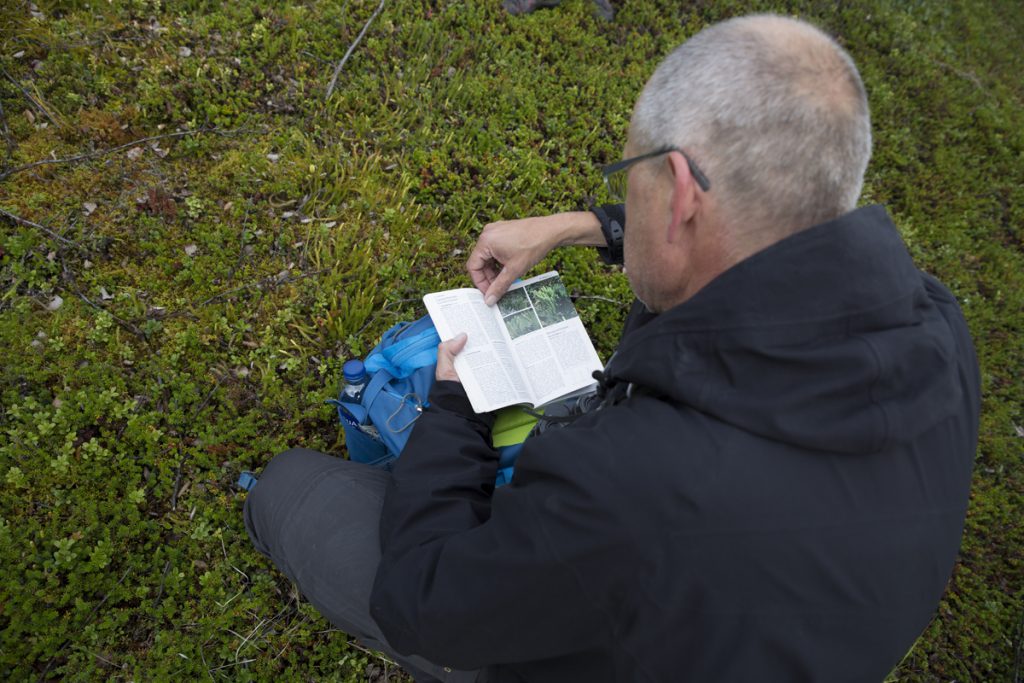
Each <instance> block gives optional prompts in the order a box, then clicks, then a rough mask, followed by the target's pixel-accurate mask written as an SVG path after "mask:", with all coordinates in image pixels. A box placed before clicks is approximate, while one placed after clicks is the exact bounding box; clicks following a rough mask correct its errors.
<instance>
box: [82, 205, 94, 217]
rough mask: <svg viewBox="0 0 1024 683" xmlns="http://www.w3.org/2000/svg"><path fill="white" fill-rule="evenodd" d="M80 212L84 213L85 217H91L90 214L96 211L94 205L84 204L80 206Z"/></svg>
mask: <svg viewBox="0 0 1024 683" xmlns="http://www.w3.org/2000/svg"><path fill="white" fill-rule="evenodd" d="M82 210H83V211H85V215H86V216H89V215H92V212H93V211H95V210H96V203H95V202H85V203H84V204H82Z"/></svg>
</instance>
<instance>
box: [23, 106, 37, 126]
mask: <svg viewBox="0 0 1024 683" xmlns="http://www.w3.org/2000/svg"><path fill="white" fill-rule="evenodd" d="M23 113H24V114H25V118H26V119H28V122H29V123H35V122H36V115H35V114H33V113H32V111H31V110H29V109H26V110H25V111H24V112H23Z"/></svg>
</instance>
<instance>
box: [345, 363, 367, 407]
mask: <svg viewBox="0 0 1024 683" xmlns="http://www.w3.org/2000/svg"><path fill="white" fill-rule="evenodd" d="M341 374H342V375H343V376H344V377H345V387H344V388H343V389H342V390H341V400H342V401H343V402H345V403H359V401H360V400H361V399H362V398H363V389H365V388H366V366H365V365H363V361H361V360H350V361H347V362H346V363H345V365H343V366H342V368H341Z"/></svg>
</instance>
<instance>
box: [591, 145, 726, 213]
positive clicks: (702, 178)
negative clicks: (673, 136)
mask: <svg viewBox="0 0 1024 683" xmlns="http://www.w3.org/2000/svg"><path fill="white" fill-rule="evenodd" d="M669 152H679V153H680V154H682V155H683V158H684V159H686V165H687V166H689V167H690V173H692V174H693V179H694V180H696V181H697V186H698V187H700V189H702V190H704V191H705V192H707V191H708V190H710V189H711V181H710V180H708V177H707V176H706V175H704V172H703V171H701V170H700V169H699V168H698V167H697V164H695V163H694V162H693V159H691V158H690V157H689V156H687V154H686V152H684V151H683V150H681V149H679V148H678V147H662V148H661V149H658V150H655V151H653V152H648V153H647V154H641V155H640V156H638V157H631V158H629V159H623V160H622V161H617V162H615V163H614V164H610V165H608V166H605V167H604V168H603V169H601V175H602V176H604V184H605V187H607V188H608V192H609V193H610V194H611V195H612V197H614V198H615V199H617V200H619V201H620V202H624V201H626V178H627V177H628V176H629V173H628V172H627V171H629V167H630V166H632V165H633V164H635V163H636V162H638V161H643V160H644V159H652V158H654V157H656V156H660V155H662V154H668V153H669Z"/></svg>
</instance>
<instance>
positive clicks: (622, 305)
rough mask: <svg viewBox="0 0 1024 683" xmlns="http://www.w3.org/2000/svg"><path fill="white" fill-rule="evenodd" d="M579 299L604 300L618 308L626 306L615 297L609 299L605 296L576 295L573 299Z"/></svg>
mask: <svg viewBox="0 0 1024 683" xmlns="http://www.w3.org/2000/svg"><path fill="white" fill-rule="evenodd" d="M580 299H593V300H595V301H604V302H607V303H609V304H615V305H616V306H619V307H620V308H626V304H625V303H623V302H622V301H616V300H615V299H609V298H608V297H606V296H596V295H586V296H578V297H576V298H575V299H574V301H579V300H580Z"/></svg>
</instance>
